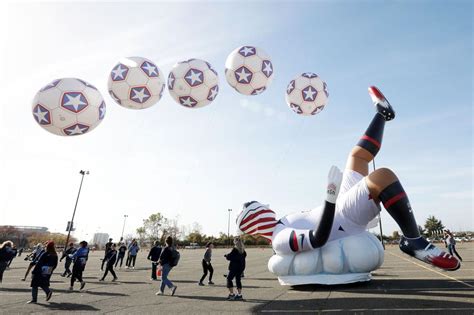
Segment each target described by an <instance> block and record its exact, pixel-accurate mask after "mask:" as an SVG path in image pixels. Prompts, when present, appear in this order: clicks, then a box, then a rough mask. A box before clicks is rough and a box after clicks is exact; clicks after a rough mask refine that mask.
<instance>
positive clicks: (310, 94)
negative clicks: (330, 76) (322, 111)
mask: <svg viewBox="0 0 474 315" xmlns="http://www.w3.org/2000/svg"><path fill="white" fill-rule="evenodd" d="M301 93H302V95H303V99H304V100H305V101H307V102H313V101H314V100H315V99H316V96H318V91H316V89H315V88H314V87H312V86H311V85H308V86H307V87H305V88H304V89H303V90H302V91H301Z"/></svg>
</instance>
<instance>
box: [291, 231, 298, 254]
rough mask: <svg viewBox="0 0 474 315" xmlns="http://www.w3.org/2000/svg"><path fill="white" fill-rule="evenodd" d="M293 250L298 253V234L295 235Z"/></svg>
mask: <svg viewBox="0 0 474 315" xmlns="http://www.w3.org/2000/svg"><path fill="white" fill-rule="evenodd" d="M292 241H293V248H294V249H295V251H298V238H297V237H296V233H293V239H292Z"/></svg>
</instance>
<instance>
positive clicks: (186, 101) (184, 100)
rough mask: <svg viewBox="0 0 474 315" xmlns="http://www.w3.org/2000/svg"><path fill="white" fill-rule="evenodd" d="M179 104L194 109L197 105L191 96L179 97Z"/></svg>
mask: <svg viewBox="0 0 474 315" xmlns="http://www.w3.org/2000/svg"><path fill="white" fill-rule="evenodd" d="M179 102H180V104H181V105H183V106H186V107H194V106H196V105H197V102H196V100H195V99H194V98H192V97H191V96H181V97H180V98H179Z"/></svg>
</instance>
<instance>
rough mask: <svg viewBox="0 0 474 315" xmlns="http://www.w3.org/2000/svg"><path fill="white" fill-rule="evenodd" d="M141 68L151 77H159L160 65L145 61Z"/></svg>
mask: <svg viewBox="0 0 474 315" xmlns="http://www.w3.org/2000/svg"><path fill="white" fill-rule="evenodd" d="M140 68H141V69H142V70H143V72H145V74H146V75H147V76H149V77H152V78H153V77H157V76H158V67H157V66H155V65H154V64H152V63H151V62H148V61H144V62H143V63H142V65H141V66H140Z"/></svg>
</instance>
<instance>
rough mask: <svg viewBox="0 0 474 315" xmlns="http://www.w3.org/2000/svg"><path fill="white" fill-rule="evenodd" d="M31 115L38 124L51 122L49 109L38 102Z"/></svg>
mask: <svg viewBox="0 0 474 315" xmlns="http://www.w3.org/2000/svg"><path fill="white" fill-rule="evenodd" d="M33 115H34V117H35V120H36V122H37V123H38V124H40V125H43V126H44V125H50V124H51V114H50V113H49V110H48V109H46V108H45V107H43V106H41V105H40V104H38V105H36V106H35V108H34V109H33Z"/></svg>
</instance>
